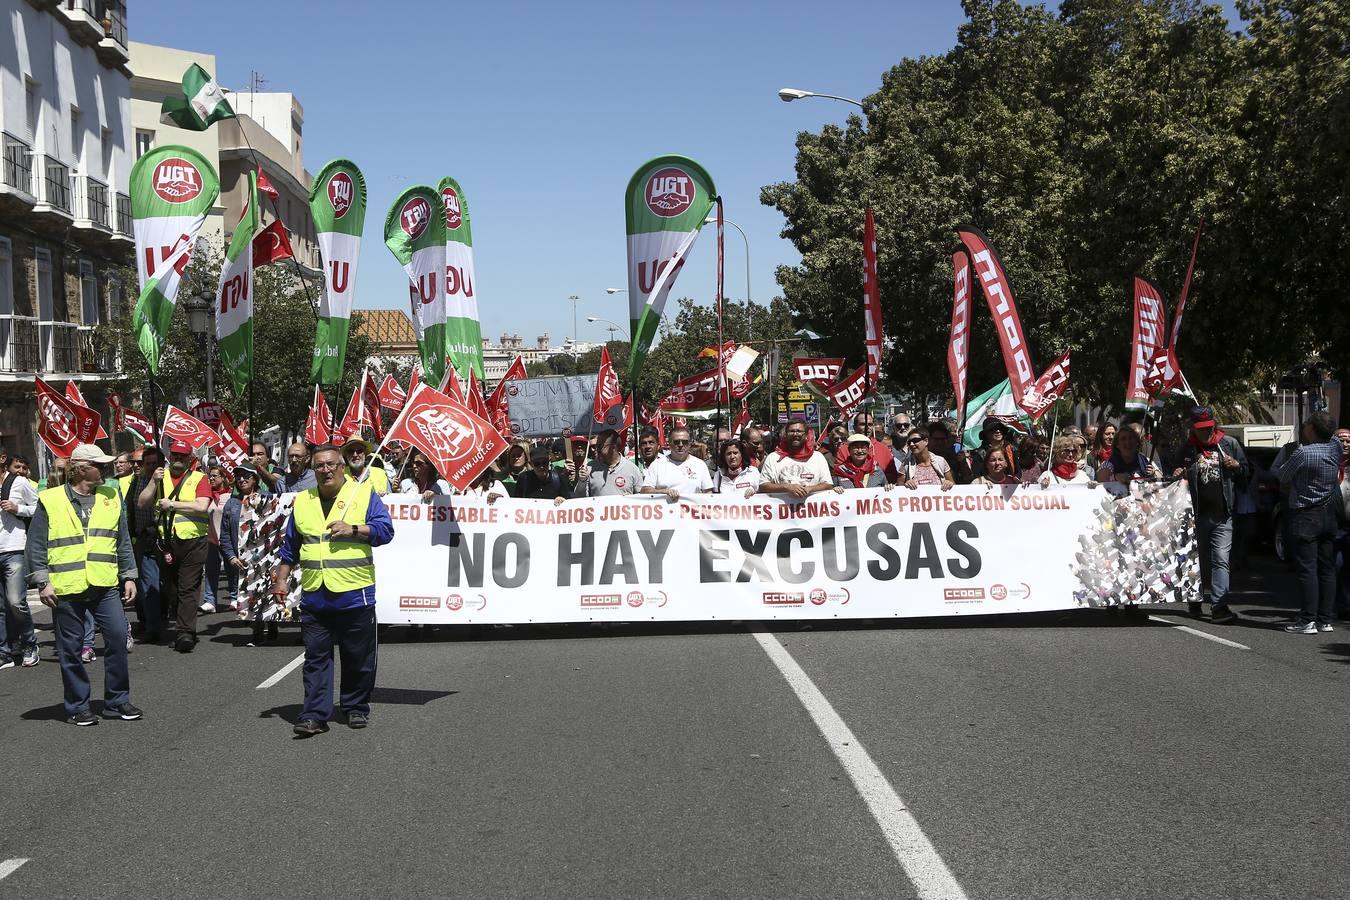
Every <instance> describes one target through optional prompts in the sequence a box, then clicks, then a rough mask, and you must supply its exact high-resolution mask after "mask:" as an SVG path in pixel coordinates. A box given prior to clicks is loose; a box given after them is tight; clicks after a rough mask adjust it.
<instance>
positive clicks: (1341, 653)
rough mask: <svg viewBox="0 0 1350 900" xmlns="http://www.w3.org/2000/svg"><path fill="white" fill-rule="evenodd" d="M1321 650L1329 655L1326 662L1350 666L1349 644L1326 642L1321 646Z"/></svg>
mask: <svg viewBox="0 0 1350 900" xmlns="http://www.w3.org/2000/svg"><path fill="white" fill-rule="evenodd" d="M1322 652H1323V653H1324V654H1326V655H1327V656H1328V657H1329V659H1328V660H1327V662H1336V663H1340V664H1342V665H1346V666H1350V644H1345V643H1340V644H1327V645H1326V646H1325V647H1323V648H1322Z"/></svg>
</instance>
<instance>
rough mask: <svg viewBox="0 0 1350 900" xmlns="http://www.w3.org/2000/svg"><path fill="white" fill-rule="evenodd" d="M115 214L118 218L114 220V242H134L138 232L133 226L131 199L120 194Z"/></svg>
mask: <svg viewBox="0 0 1350 900" xmlns="http://www.w3.org/2000/svg"><path fill="white" fill-rule="evenodd" d="M114 214H115V216H116V217H115V218H114V219H113V240H115V241H132V242H134V241H135V240H136V232H135V230H134V226H133V225H132V224H131V198H130V197H128V196H127V195H126V194H118V195H117V207H116V209H115V210H114Z"/></svg>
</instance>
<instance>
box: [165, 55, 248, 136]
mask: <svg viewBox="0 0 1350 900" xmlns="http://www.w3.org/2000/svg"><path fill="white" fill-rule="evenodd" d="M233 118H234V110H233V109H231V108H230V104H229V101H228V100H226V99H225V95H224V94H223V93H221V91H220V85H218V84H216V80H215V79H214V78H212V77H211V74H210V73H209V72H207V71H206V70H205V69H203V68H202V67H201V66H199V65H197V64H196V63H193V64H192V65H190V66H188V67H187V71H186V72H184V73H183V93H182V94H180V95H174V96H172V97H165V98H164V102H163V103H161V104H160V105H159V120H160V121H161V122H163V123H164V124H165V125H177V126H178V127H179V128H189V129H191V130H193V131H205V130H206V129H208V128H210V127H211V123H212V122H219V121H220V120H221V119H233Z"/></svg>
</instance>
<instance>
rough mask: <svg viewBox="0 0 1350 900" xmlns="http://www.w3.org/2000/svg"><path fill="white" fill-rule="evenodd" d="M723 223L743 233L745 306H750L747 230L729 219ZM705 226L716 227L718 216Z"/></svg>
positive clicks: (710, 219)
mask: <svg viewBox="0 0 1350 900" xmlns="http://www.w3.org/2000/svg"><path fill="white" fill-rule="evenodd" d="M722 221H723V222H724V223H726V224H727V225H730V226H731V227H732V228H735V229H736V230H737V231H739V232H740V233H741V240H742V241H744V242H745V304H746V306H749V305H750V239H749V238H748V237H746V236H745V229H744V228H742V227H741V226H739V225H737V224H736V223H735V222H733V221H731V220H730V219H728V218H725V217H723V219H722ZM703 224H704V225H716V224H717V216H709V217H708V218H707V219H706V220H705V221H704V222H703Z"/></svg>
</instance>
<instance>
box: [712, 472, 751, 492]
mask: <svg viewBox="0 0 1350 900" xmlns="http://www.w3.org/2000/svg"><path fill="white" fill-rule="evenodd" d="M760 481H761V479H760V476H759V469H756V468H754V467H748V468H745V469H741V471H740V472H739V473H738V474H737V475H736V477H735V478H728V477H727V476H726V475H723V474H722V470H721V469H718V470H717V471H716V472H715V473H713V492H714V493H718V494H738V495H740V496H742V497H744V496H745V492H746V491H748V490H756V491H757V490H759V483H760Z"/></svg>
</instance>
